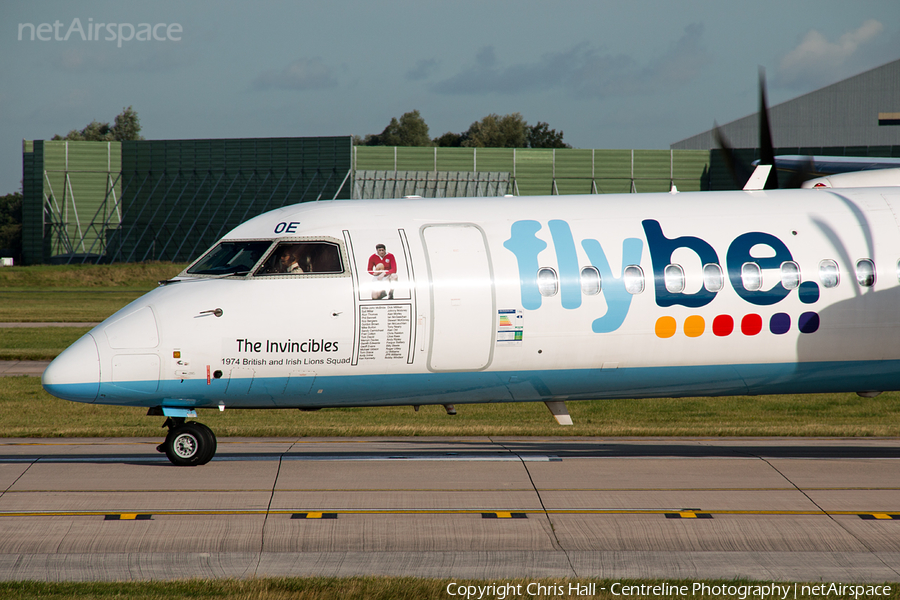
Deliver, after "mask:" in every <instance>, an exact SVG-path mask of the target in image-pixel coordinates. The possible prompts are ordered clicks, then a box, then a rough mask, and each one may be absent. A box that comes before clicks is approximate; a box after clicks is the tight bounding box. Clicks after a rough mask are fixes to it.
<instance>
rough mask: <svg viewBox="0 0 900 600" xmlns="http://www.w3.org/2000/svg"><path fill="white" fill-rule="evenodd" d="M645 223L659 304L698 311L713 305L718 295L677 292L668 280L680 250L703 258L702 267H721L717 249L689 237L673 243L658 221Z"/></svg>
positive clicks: (701, 260)
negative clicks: (714, 264) (670, 267)
mask: <svg viewBox="0 0 900 600" xmlns="http://www.w3.org/2000/svg"><path fill="white" fill-rule="evenodd" d="M641 224H642V225H643V226H644V234H645V235H646V236H647V247H648V248H649V250H650V259H651V260H652V261H653V284H654V289H655V290H656V304H658V305H659V306H663V307H666V306H672V305H675V304H680V305H682V306H687V307H688V308H698V307H700V306H706V305H707V304H709V303H710V302H712V300H713V298H715V297H716V292H710V291H709V290H707V289H706V288H700V291H699V292H695V293H693V294H686V293H684V292H678V293H673V292H670V291H668V290H667V289H666V282H665V279H664V277H665V270H666V266H667V265H669V264H671V263H672V253H673V252H675V250H677V249H678V248H687V249H688V250H691V251H693V252H694V253H695V254H696V255H697V256H698V257H700V264H701V265H706V264H709V263H716V264H718V263H719V256H718V255H717V254H716V251H715V250H713V247H712V246H710V245H709V242H706V241H704V240H701V239H700V238H698V237H692V236H687V235H685V236H682V237H679V238H675V239H673V240H670V239H669V238H667V237H666V236H665V235H663V232H662V227H660V226H659V222H658V221H654V220H652V219H647V220H645V221H643V222H642V223H641ZM739 268H740V267H739ZM738 275H740V273H738ZM739 278H740V277H739Z"/></svg>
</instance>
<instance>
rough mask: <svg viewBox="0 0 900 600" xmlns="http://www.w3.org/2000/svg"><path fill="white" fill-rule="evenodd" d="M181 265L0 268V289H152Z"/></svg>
mask: <svg viewBox="0 0 900 600" xmlns="http://www.w3.org/2000/svg"><path fill="white" fill-rule="evenodd" d="M185 266H187V265H184V264H175V263H166V262H144V263H120V264H112V265H33V266H29V267H6V268H3V269H0V289H10V288H13V289H43V288H62V289H70V290H84V289H93V288H107V289H110V288H131V289H134V290H144V291H148V290H152V289H153V288H154V287H156V285H157V283H158V282H159V280H161V279H169V278H171V277H174V276H175V275H178V273H180V272H181V271H182V270H183V269H184V267H185Z"/></svg>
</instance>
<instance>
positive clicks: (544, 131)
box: [525, 121, 572, 148]
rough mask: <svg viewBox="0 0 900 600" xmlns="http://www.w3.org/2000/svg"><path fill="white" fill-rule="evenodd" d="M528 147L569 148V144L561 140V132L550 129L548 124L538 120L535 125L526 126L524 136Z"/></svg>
mask: <svg viewBox="0 0 900 600" xmlns="http://www.w3.org/2000/svg"><path fill="white" fill-rule="evenodd" d="M525 137H526V142H527V144H528V146H527V147H528V148H571V147H572V146H570V145H569V144H567V143H565V142H564V141H563V132H562V131H560V132H559V133H556V130H555V129H550V125H548V124H547V123H544V122H543V121H538V123H537V125H531V126H529V127H528V133H527V135H526V136H525Z"/></svg>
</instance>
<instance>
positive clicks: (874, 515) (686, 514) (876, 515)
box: [0, 508, 900, 520]
mask: <svg viewBox="0 0 900 600" xmlns="http://www.w3.org/2000/svg"><path fill="white" fill-rule="evenodd" d="M296 514H307V515H325V514H343V515H483V514H493V515H498V517H499V518H517V517H515V516H507V515H516V514H548V515H611V516H615V515H677V517H671V518H688V519H690V518H709V517H705V516H703V515H721V516H725V515H728V516H789V517H790V516H794V517H797V516H857V517H862V518H867V519H875V520H900V514H896V513H884V512H873V511H859V510H853V511H850V510H841V511H817V510H702V511H699V510H698V511H679V510H672V509H549V510H546V511H544V510H534V509H515V510H506V511H498V510H490V509H443V510H440V509H422V510H416V509H339V508H328V509H317V510H315V511H306V512H305V513H301V512H300V511H298V510H296V509H295V510H270V511H267V510H262V509H260V510H153V511H147V512H143V513H141V512H125V513H118V512H116V513H111V512H109V511H10V512H0V518H3V517H7V518H9V517H19V518H21V517H97V516H102V517H106V516H114V517H115V518H116V519H119V520H128V519H137V520H142V519H147V518H150V516H151V515H152V516H154V517H158V516H169V517H181V516H264V515H296ZM500 515H502V516H500ZM306 518H328V517H315V516H309V517H306ZM518 518H521V517H518Z"/></svg>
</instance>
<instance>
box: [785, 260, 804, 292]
mask: <svg viewBox="0 0 900 600" xmlns="http://www.w3.org/2000/svg"><path fill="white" fill-rule="evenodd" d="M781 285H783V286H784V289H786V290H795V289H797V288H798V287H800V265H798V264H797V263H795V262H794V261H792V260H787V261H785V262H783V263H781Z"/></svg>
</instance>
